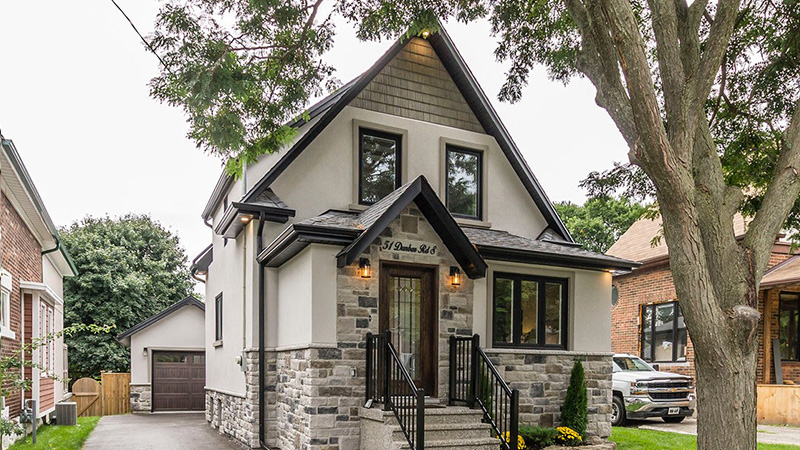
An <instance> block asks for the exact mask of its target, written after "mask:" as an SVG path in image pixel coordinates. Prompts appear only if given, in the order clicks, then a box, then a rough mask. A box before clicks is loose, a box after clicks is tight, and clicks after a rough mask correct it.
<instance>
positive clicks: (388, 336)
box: [383, 330, 392, 411]
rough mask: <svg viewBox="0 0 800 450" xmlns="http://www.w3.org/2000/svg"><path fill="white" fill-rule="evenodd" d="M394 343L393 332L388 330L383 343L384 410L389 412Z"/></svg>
mask: <svg viewBox="0 0 800 450" xmlns="http://www.w3.org/2000/svg"><path fill="white" fill-rule="evenodd" d="M391 342H392V332H391V331H389V330H386V332H385V333H384V342H383V410H384V411H389V409H390V407H389V402H390V401H391V399H390V398H389V382H390V380H391V377H392V376H391V373H390V370H391V366H390V364H389V363H390V361H389V344H391Z"/></svg>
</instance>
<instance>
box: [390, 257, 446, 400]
mask: <svg viewBox="0 0 800 450" xmlns="http://www.w3.org/2000/svg"><path fill="white" fill-rule="evenodd" d="M437 278H438V277H437V268H436V267H433V266H417V265H410V264H398V263H383V264H381V270H380V284H381V286H380V305H379V309H380V328H381V332H385V331H386V330H389V331H390V332H391V336H392V344H393V345H394V347H395V349H396V350H397V354H398V355H399V356H400V360H401V362H402V363H403V366H405V368H406V370H408V373H409V374H410V375H411V378H412V379H413V380H414V383H415V384H416V385H417V387H421V388H423V389H425V395H426V396H431V397H435V396H436V395H437V392H436V387H437V383H436V373H437V350H436V348H437V347H436V341H437V339H436V337H437V335H438V333H437V332H436V328H437V320H436V319H437V314H436V309H437V301H436V300H437V298H438V296H437V295H436V279H437Z"/></svg>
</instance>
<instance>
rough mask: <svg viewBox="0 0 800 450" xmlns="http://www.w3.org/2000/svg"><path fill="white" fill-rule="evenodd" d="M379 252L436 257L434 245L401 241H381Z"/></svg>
mask: <svg viewBox="0 0 800 450" xmlns="http://www.w3.org/2000/svg"><path fill="white" fill-rule="evenodd" d="M381 250H383V251H386V252H402V253H415V254H419V255H431V256H436V251H437V248H436V245H435V244H431V243H428V242H418V241H406V240H402V239H383V240H382V241H381Z"/></svg>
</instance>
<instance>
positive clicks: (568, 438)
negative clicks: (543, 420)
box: [555, 427, 583, 447]
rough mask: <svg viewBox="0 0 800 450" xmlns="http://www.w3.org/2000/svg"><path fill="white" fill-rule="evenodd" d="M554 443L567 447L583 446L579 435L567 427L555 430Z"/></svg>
mask: <svg viewBox="0 0 800 450" xmlns="http://www.w3.org/2000/svg"><path fill="white" fill-rule="evenodd" d="M555 441H556V443H557V444H561V445H564V446H567V447H577V446H579V445H581V444H583V438H582V437H581V435H580V434H579V433H578V432H577V431H575V430H573V429H572V428H569V427H558V428H556V437H555Z"/></svg>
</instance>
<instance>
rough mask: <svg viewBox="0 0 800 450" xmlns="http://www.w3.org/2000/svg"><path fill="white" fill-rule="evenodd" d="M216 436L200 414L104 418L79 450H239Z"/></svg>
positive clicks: (229, 441) (235, 443)
mask: <svg viewBox="0 0 800 450" xmlns="http://www.w3.org/2000/svg"><path fill="white" fill-rule="evenodd" d="M243 448H244V447H242V446H241V445H239V444H238V443H237V442H235V441H233V440H231V439H229V438H227V437H225V436H222V435H221V434H219V433H217V430H214V429H212V428H211V427H210V426H209V425H208V423H206V419H205V415H204V414H203V413H175V414H167V413H164V414H125V415H122V416H105V417H103V418H102V419H100V423H98V424H97V427H96V428H95V429H94V431H92V434H91V435H90V436H89V439H88V440H87V441H86V444H84V446H83V450H107V449H108V450H111V449H114V450H242V449H243Z"/></svg>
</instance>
